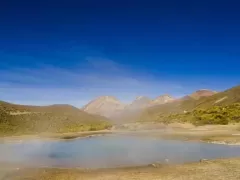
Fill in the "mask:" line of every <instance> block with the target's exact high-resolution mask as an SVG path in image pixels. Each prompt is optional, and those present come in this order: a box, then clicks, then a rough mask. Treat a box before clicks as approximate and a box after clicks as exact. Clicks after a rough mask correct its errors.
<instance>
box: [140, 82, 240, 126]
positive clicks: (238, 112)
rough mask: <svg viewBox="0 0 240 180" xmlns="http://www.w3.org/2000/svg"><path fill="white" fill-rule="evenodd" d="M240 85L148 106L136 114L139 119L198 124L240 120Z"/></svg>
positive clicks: (225, 122) (226, 122)
mask: <svg viewBox="0 0 240 180" xmlns="http://www.w3.org/2000/svg"><path fill="white" fill-rule="evenodd" d="M239 103H240V86H236V87H233V88H231V89H229V90H226V91H224V92H220V93H217V94H214V95H212V96H209V97H202V98H200V99H198V100H195V99H193V98H191V97H188V96H186V97H184V98H182V99H180V100H177V101H174V102H171V103H167V104H163V105H159V106H155V107H152V108H148V109H146V110H144V111H142V112H141V113H140V115H138V116H136V120H137V121H159V122H164V123H170V122H190V123H193V124H196V125H203V124H228V123H232V122H240V121H239V116H240V106H239Z"/></svg>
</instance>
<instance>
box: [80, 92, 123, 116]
mask: <svg viewBox="0 0 240 180" xmlns="http://www.w3.org/2000/svg"><path fill="white" fill-rule="evenodd" d="M124 106H125V105H124V104H122V103H121V102H120V101H119V100H118V99H117V98H116V97H114V96H99V97H97V98H96V99H94V100H92V101H90V102H89V103H88V104H87V105H85V106H84V107H83V108H82V109H83V110H84V111H86V112H88V113H92V114H98V115H103V116H110V115H111V114H112V113H113V112H115V111H117V110H121V109H123V108H124Z"/></svg>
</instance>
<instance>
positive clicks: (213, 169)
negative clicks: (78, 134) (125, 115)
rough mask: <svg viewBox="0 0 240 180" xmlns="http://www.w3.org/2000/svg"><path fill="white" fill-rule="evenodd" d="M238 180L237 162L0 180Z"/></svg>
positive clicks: (20, 173) (24, 174)
mask: <svg viewBox="0 0 240 180" xmlns="http://www.w3.org/2000/svg"><path fill="white" fill-rule="evenodd" d="M213 179H214V180H239V179H240V158H235V159H221V160H213V161H203V162H198V163H190V164H184V165H175V166H159V167H150V166H149V167H132V168H121V169H103V170H78V169H12V170H11V171H10V170H9V171H5V174H4V175H2V176H1V177H0V180H213Z"/></svg>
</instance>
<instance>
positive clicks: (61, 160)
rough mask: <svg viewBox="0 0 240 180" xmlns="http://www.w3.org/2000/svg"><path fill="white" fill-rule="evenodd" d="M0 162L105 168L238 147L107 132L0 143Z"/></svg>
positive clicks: (187, 158)
mask: <svg viewBox="0 0 240 180" xmlns="http://www.w3.org/2000/svg"><path fill="white" fill-rule="evenodd" d="M0 152H1V156H0V161H1V162H10V163H21V164H25V165H30V166H49V167H53V166H54V167H82V168H109V167H119V166H137V165H146V164H149V163H153V162H156V161H158V162H160V163H166V159H169V162H168V163H182V162H191V161H198V160H199V159H201V158H207V159H210V158H220V157H232V156H240V147H230V146H224V145H214V144H204V143H197V142H194V143H193V142H180V141H167V140H159V139H153V138H140V137H137V136H129V135H128V136H127V135H108V136H102V137H93V138H85V139H76V140H71V141H42V140H35V141H28V142H22V143H18V144H17V143H15V144H14V143H6V144H1V145H0Z"/></svg>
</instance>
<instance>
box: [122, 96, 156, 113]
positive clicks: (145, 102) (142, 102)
mask: <svg viewBox="0 0 240 180" xmlns="http://www.w3.org/2000/svg"><path fill="white" fill-rule="evenodd" d="M151 102H152V100H151V99H150V98H148V97H146V96H138V97H137V98H136V99H135V100H134V101H133V102H132V103H130V104H129V105H127V106H126V107H125V109H126V110H128V109H141V108H146V107H148V106H149V105H150V103H151Z"/></svg>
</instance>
